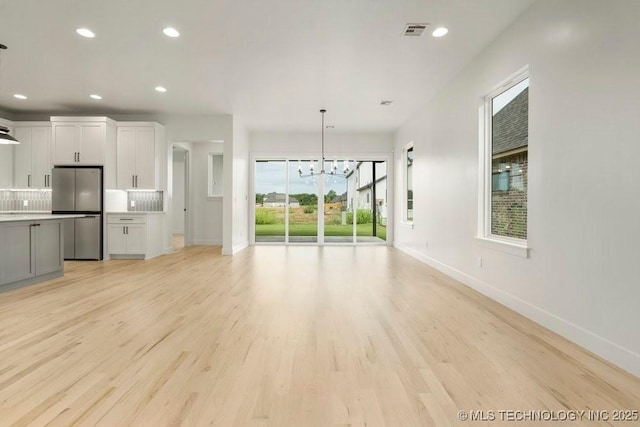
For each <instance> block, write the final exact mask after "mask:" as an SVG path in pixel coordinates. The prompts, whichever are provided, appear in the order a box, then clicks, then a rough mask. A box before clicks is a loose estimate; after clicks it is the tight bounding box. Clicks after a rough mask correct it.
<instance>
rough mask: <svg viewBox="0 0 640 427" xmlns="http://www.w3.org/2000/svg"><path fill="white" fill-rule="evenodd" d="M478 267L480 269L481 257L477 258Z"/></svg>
mask: <svg viewBox="0 0 640 427" xmlns="http://www.w3.org/2000/svg"><path fill="white" fill-rule="evenodd" d="M478 267H480V268H482V257H478Z"/></svg>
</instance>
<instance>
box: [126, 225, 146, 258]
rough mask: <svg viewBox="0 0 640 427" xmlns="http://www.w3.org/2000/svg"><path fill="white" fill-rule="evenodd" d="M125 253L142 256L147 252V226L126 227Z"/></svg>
mask: <svg viewBox="0 0 640 427" xmlns="http://www.w3.org/2000/svg"><path fill="white" fill-rule="evenodd" d="M126 236H127V253H128V254H134V255H137V254H142V255H144V254H145V253H146V252H147V226H146V225H145V224H131V225H127V235H126Z"/></svg>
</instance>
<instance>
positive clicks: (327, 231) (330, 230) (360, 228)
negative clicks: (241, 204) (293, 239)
mask: <svg viewBox="0 0 640 427" xmlns="http://www.w3.org/2000/svg"><path fill="white" fill-rule="evenodd" d="M356 228H357V233H358V236H372V235H373V233H372V231H373V226H372V225H371V224H358V225H357V226H356ZM376 228H377V230H378V237H379V238H381V239H382V240H387V228H386V227H383V226H382V225H378V226H377V227H376ZM317 234H318V225H317V224H289V235H290V236H316V235H317ZM324 235H325V236H351V235H353V226H351V225H333V224H325V226H324ZM256 236H284V224H256Z"/></svg>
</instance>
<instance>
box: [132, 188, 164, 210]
mask: <svg viewBox="0 0 640 427" xmlns="http://www.w3.org/2000/svg"><path fill="white" fill-rule="evenodd" d="M132 201H133V202H134V203H135V206H134V207H132V206H131V202H132ZM162 210H164V193H163V192H162V191H127V211H129V212H161V211H162Z"/></svg>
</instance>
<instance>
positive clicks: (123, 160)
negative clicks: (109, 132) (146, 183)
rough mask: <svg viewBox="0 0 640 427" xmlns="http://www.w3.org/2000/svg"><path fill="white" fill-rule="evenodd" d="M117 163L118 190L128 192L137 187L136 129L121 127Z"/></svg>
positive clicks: (117, 145)
mask: <svg viewBox="0 0 640 427" xmlns="http://www.w3.org/2000/svg"><path fill="white" fill-rule="evenodd" d="M116 150H117V153H116V159H117V161H116V163H117V176H118V182H117V185H118V189H120V190H126V189H129V188H134V187H135V181H134V179H135V178H134V177H135V174H136V129H135V128H133V127H119V128H118V137H117V142H116Z"/></svg>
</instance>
